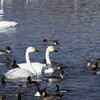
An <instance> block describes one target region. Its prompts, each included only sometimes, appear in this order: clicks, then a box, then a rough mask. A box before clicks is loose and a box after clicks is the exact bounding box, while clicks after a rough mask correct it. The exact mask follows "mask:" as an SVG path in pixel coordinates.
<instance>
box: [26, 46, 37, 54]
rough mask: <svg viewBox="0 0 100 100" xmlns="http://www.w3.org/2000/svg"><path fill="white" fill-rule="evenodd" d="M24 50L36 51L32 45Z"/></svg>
mask: <svg viewBox="0 0 100 100" xmlns="http://www.w3.org/2000/svg"><path fill="white" fill-rule="evenodd" d="M26 51H27V52H29V53H31V52H36V51H37V49H35V48H33V47H31V46H30V47H28V48H27V50H26Z"/></svg>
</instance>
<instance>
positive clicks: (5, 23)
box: [0, 21, 18, 28]
mask: <svg viewBox="0 0 100 100" xmlns="http://www.w3.org/2000/svg"><path fill="white" fill-rule="evenodd" d="M16 25H18V23H17V22H14V21H0V28H9V27H15V26H16Z"/></svg>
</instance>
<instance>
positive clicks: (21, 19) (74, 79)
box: [0, 0, 100, 100]
mask: <svg viewBox="0 0 100 100" xmlns="http://www.w3.org/2000/svg"><path fill="white" fill-rule="evenodd" d="M0 7H1V12H2V13H3V14H4V16H1V17H0V20H1V21H2V20H7V21H16V22H18V23H19V25H18V26H17V27H14V28H5V29H1V28H0V48H1V49H3V48H5V46H7V45H9V46H11V48H12V51H11V52H12V54H11V58H12V59H16V60H17V62H18V63H20V62H25V58H24V54H25V49H26V48H27V47H28V46H33V47H35V48H37V49H39V50H40V53H34V54H32V55H31V59H32V61H38V62H40V61H41V60H42V59H44V58H45V56H44V53H45V49H46V47H47V46H45V45H43V43H42V40H43V39H44V38H46V39H49V40H53V39H54V40H60V44H59V45H57V46H54V47H55V48H56V49H57V50H58V51H59V52H57V53H52V54H50V57H51V61H54V62H58V63H61V64H64V65H65V66H66V68H65V74H64V77H65V79H64V81H62V82H61V83H44V82H41V87H44V86H45V85H47V87H48V89H47V90H48V92H49V93H50V92H51V91H52V90H53V89H54V87H55V85H56V84H59V86H60V88H66V89H71V90H72V91H71V92H68V93H64V96H63V97H62V100H66V99H67V100H99V99H100V95H99V94H100V76H99V75H93V72H92V71H90V70H87V69H85V68H84V66H85V65H86V64H85V60H86V59H87V58H91V60H95V59H96V58H99V57H100V56H99V53H100V51H99V50H100V46H99V43H100V40H99V39H100V12H99V11H100V1H99V0H42V1H41V0H4V4H3V6H2V5H1V6H0ZM0 59H1V58H0ZM9 69H10V68H9V67H7V66H5V67H0V74H2V73H4V72H6V71H8V70H9ZM19 83H21V84H23V88H24V90H25V92H26V94H27V96H25V100H37V99H38V98H35V97H34V96H33V94H34V93H35V92H36V90H35V89H34V88H33V89H32V88H31V89H30V88H27V87H26V85H25V82H12V81H9V82H8V83H7V84H6V85H5V86H4V87H3V86H2V85H0V94H5V95H6V97H7V98H6V99H5V100H14V99H16V100H17V98H16V97H15V93H16V92H17V90H18V89H17V87H18V84H19ZM39 100H41V99H39Z"/></svg>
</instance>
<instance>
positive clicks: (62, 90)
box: [55, 84, 70, 92]
mask: <svg viewBox="0 0 100 100" xmlns="http://www.w3.org/2000/svg"><path fill="white" fill-rule="evenodd" d="M55 91H56V92H69V91H70V90H67V89H60V88H59V85H58V84H57V85H56V90H55Z"/></svg>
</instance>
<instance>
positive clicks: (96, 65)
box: [86, 58, 98, 71]
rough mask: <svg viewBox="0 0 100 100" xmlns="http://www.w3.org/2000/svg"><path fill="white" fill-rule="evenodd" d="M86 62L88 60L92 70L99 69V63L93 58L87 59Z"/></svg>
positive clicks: (88, 65) (88, 66) (89, 67)
mask: <svg viewBox="0 0 100 100" xmlns="http://www.w3.org/2000/svg"><path fill="white" fill-rule="evenodd" d="M86 62H87V68H88V69H92V70H95V71H96V70H98V63H97V62H94V63H93V62H91V60H90V59H89V58H88V59H86Z"/></svg>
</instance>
